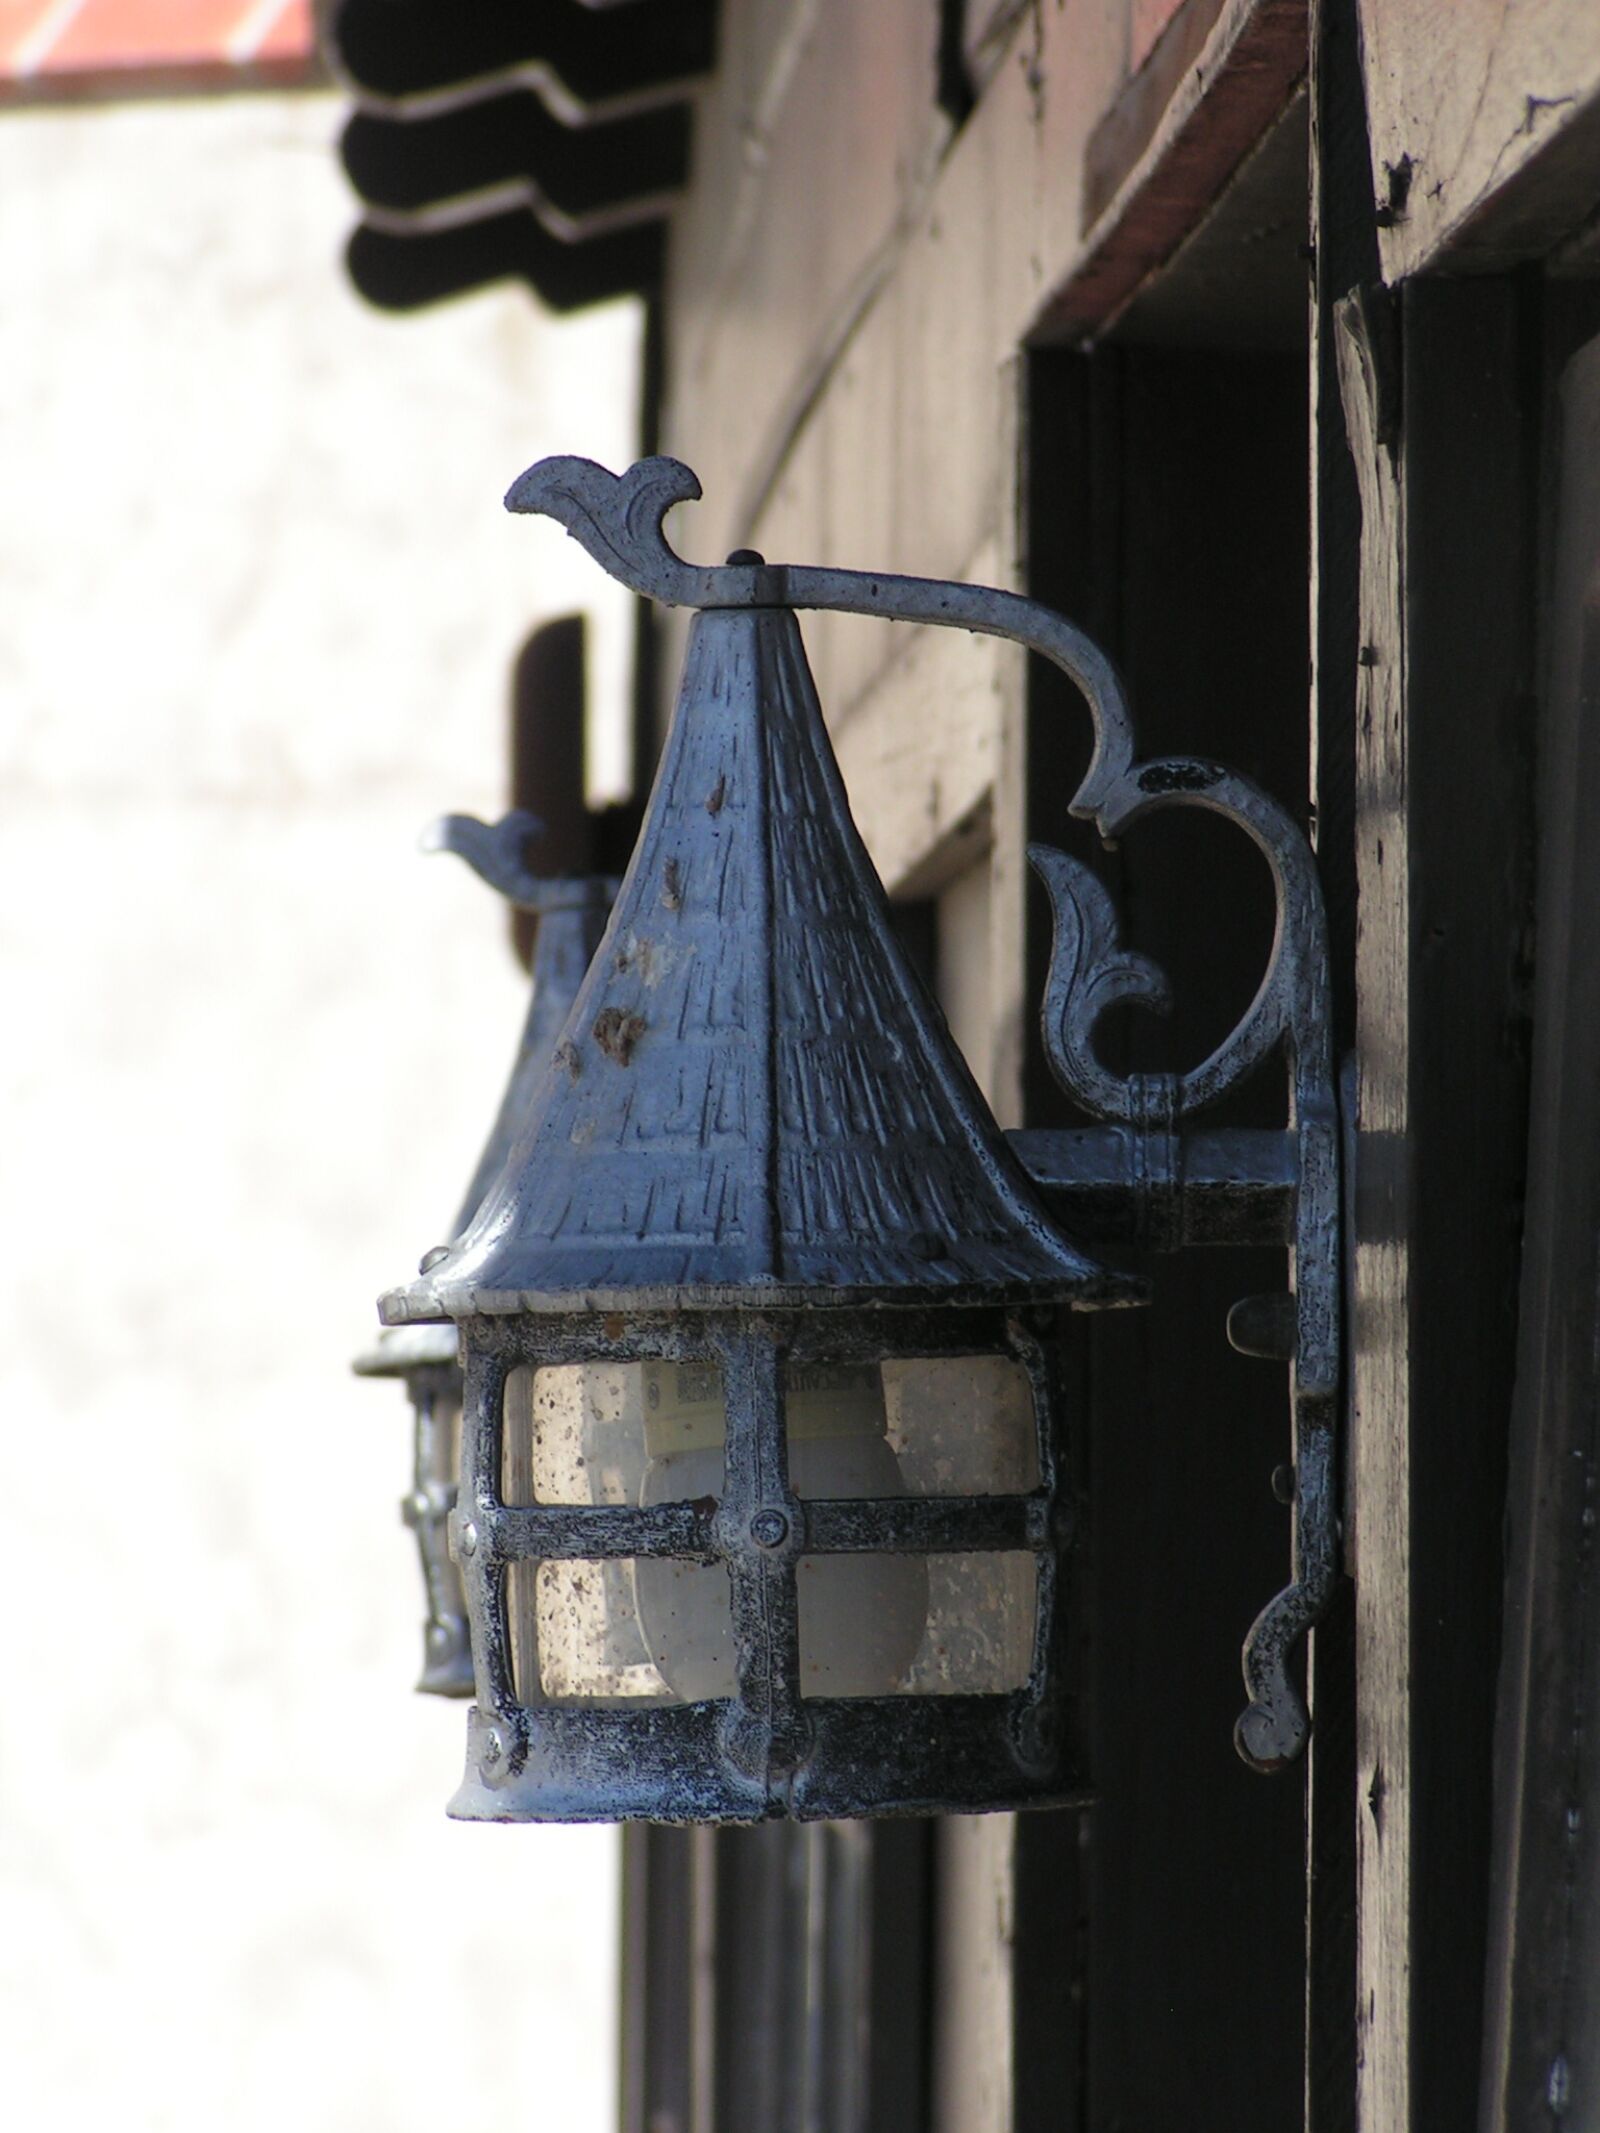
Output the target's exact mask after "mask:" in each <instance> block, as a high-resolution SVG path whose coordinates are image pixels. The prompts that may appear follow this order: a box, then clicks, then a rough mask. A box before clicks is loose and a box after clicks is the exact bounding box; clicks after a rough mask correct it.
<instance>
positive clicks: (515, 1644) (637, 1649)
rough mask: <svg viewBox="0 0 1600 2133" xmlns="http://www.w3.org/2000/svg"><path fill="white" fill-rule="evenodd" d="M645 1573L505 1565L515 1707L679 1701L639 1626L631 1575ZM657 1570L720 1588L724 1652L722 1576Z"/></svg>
mask: <svg viewBox="0 0 1600 2133" xmlns="http://www.w3.org/2000/svg"><path fill="white" fill-rule="evenodd" d="M644 1567H645V1566H644V1565H643V1564H638V1565H636V1564H634V1563H632V1562H629V1561H626V1560H611V1561H605V1562H594V1561H589V1560H579V1561H569V1562H543V1563H535V1562H517V1563H510V1564H508V1565H507V1568H506V1626H507V1628H508V1629H509V1631H510V1633H511V1673H512V1681H513V1683H514V1686H515V1689H516V1695H517V1700H518V1701H519V1702H520V1703H524V1704H538V1703H599V1704H635V1703H675V1702H678V1701H680V1700H681V1694H680V1691H679V1690H678V1689H676V1688H675V1687H674V1686H673V1684H672V1683H671V1682H670V1681H669V1680H668V1679H667V1678H666V1676H665V1675H664V1674H663V1672H662V1671H661V1669H660V1668H659V1667H658V1666H656V1665H655V1664H654V1663H653V1660H652V1657H651V1653H650V1650H649V1647H648V1646H647V1644H646V1642H645V1639H644V1634H643V1631H642V1628H641V1625H640V1620H639V1604H638V1593H637V1589H636V1584H635V1571H636V1569H642V1568H644ZM653 1567H655V1566H653ZM659 1567H660V1568H661V1569H663V1570H666V1571H667V1572H669V1573H670V1572H672V1571H683V1572H685V1573H688V1574H689V1575H692V1576H695V1577H699V1578H705V1577H707V1576H708V1575H709V1576H710V1577H712V1578H714V1579H715V1581H716V1583H717V1584H719V1585H720V1586H721V1587H722V1614H723V1617H724V1624H723V1636H724V1638H725V1639H726V1641H727V1643H728V1647H729V1650H730V1651H731V1649H732V1630H731V1626H729V1624H728V1621H727V1617H728V1599H727V1592H728V1580H727V1576H726V1574H725V1573H724V1572H723V1571H722V1570H721V1569H720V1568H718V1569H715V1570H713V1571H711V1572H709V1573H708V1572H707V1571H705V1570H704V1569H703V1568H702V1567H701V1566H700V1565H699V1564H695V1563H664V1564H661V1565H660V1566H659ZM704 1604H705V1603H704V1601H702V1607H704ZM705 1634H706V1632H705V1631H704V1629H702V1635H705Z"/></svg>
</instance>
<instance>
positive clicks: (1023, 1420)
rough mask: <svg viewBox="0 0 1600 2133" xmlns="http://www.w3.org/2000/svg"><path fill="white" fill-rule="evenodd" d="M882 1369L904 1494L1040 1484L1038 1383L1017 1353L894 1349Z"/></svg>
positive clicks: (985, 1492) (888, 1428)
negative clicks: (1033, 1383)
mask: <svg viewBox="0 0 1600 2133" xmlns="http://www.w3.org/2000/svg"><path fill="white" fill-rule="evenodd" d="M882 1369H883V1404H884V1435H885V1436H886V1438H887V1440H888V1443H889V1445H890V1448H891V1449H892V1451H893V1453H894V1456H895V1459H896V1462H897V1463H898V1466H899V1469H900V1474H901V1478H902V1481H903V1484H904V1488H903V1493H904V1494H905V1495H907V1496H1023V1495H1026V1494H1027V1493H1028V1491H1029V1490H1030V1489H1036V1488H1037V1487H1038V1486H1039V1444H1038V1434H1037V1431H1036V1429H1035V1426H1034V1416H1033V1388H1032V1386H1031V1384H1030V1383H1029V1379H1028V1373H1027V1371H1026V1370H1025V1369H1024V1368H1023V1366H1022V1364H1021V1363H1019V1362H1018V1361H1017V1359H1016V1357H1015V1356H1010V1355H957V1356H908V1357H901V1356H896V1357H892V1358H891V1359H890V1360H889V1361H887V1362H886V1363H884V1364H883V1366H882ZM805 1493H807V1492H806V1491H804V1490H802V1491H801V1494H802V1495H803V1494H805Z"/></svg>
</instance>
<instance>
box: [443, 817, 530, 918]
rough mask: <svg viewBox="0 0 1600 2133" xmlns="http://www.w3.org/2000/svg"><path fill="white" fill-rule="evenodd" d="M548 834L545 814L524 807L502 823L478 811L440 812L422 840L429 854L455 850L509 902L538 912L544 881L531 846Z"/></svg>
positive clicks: (458, 855)
mask: <svg viewBox="0 0 1600 2133" xmlns="http://www.w3.org/2000/svg"><path fill="white" fill-rule="evenodd" d="M543 835H544V824H543V823H542V822H541V821H540V820H539V817H538V816H537V815H534V814H530V813H529V812H528V810H527V809H526V808H525V807H518V808H513V809H512V811H511V813H510V814H508V815H502V816H501V817H500V820H499V821H498V822H483V821H480V820H479V818H478V817H477V816H476V815H440V816H439V818H438V819H437V821H434V822H430V823H429V824H428V826H427V828H426V829H425V830H424V831H423V833H422V836H421V839H420V840H419V841H420V843H421V845H422V849H423V850H424V851H425V852H454V854H455V855H456V857H457V858H458V859H464V860H465V861H466V863H467V865H468V866H469V867H471V869H472V871H473V873H474V874H476V875H477V877H478V879H479V880H480V881H486V882H487V883H488V884H489V886H490V888H491V889H494V890H496V891H497V892H498V893H499V894H500V895H501V896H503V897H505V899H506V901H507V902H508V903H512V904H516V905H517V906H518V907H519V908H520V909H522V910H532V909H535V908H536V907H537V904H538V898H539V892H540V889H541V888H542V887H543V883H542V881H541V877H540V876H539V875H537V874H535V873H534V871H533V869H532V868H531V867H530V866H529V865H528V847H529V846H530V845H531V844H533V843H535V842H536V841H537V840H538V839H539V838H540V837H542V836H543Z"/></svg>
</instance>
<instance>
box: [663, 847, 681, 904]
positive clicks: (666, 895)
mask: <svg viewBox="0 0 1600 2133" xmlns="http://www.w3.org/2000/svg"><path fill="white" fill-rule="evenodd" d="M661 901H662V902H663V903H664V904H665V905H666V907H667V909H668V910H669V911H681V910H682V908H683V873H682V870H681V869H680V867H679V865H678V862H677V860H676V859H669V860H668V861H667V870H666V872H665V874H664V875H663V876H662V878H661Z"/></svg>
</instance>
